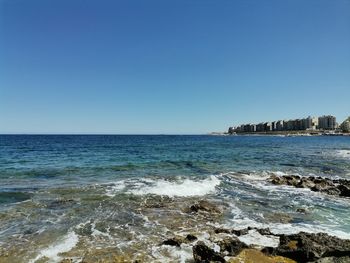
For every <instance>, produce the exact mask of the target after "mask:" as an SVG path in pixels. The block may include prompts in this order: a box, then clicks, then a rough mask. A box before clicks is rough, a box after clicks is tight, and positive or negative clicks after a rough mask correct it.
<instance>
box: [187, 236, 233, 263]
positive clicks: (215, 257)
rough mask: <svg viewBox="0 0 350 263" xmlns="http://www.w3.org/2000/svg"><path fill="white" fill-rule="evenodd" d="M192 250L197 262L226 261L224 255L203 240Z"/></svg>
mask: <svg viewBox="0 0 350 263" xmlns="http://www.w3.org/2000/svg"><path fill="white" fill-rule="evenodd" d="M192 251H193V258H194V261H195V262H200V263H207V262H208V263H209V262H226V260H225V259H224V257H222V256H221V255H220V254H219V253H217V252H215V251H214V250H213V249H211V248H210V247H208V246H206V245H205V244H204V242H203V241H199V242H198V243H197V244H196V245H195V246H193V248H192Z"/></svg>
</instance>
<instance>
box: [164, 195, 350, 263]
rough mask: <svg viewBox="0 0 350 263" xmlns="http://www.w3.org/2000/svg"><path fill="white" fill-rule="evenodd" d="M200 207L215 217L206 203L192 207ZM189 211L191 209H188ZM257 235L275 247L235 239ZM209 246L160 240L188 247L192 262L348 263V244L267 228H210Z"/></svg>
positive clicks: (183, 239) (324, 236) (189, 237)
mask: <svg viewBox="0 0 350 263" xmlns="http://www.w3.org/2000/svg"><path fill="white" fill-rule="evenodd" d="M194 206H195V207H201V209H199V210H195V211H193V210H192V211H193V212H195V213H197V212H198V211H201V212H204V213H217V212H218V210H219V209H218V208H217V207H216V206H215V205H213V204H211V203H209V202H208V201H204V200H202V201H200V202H198V203H196V204H195V205H194ZM190 210H191V209H190ZM254 231H255V232H258V233H259V234H260V235H261V236H263V237H268V238H272V237H275V238H276V239H277V240H278V245H277V246H276V247H264V246H262V247H259V246H256V245H247V244H246V243H244V242H242V241H241V240H240V239H239V237H244V236H245V235H247V234H249V233H250V232H254ZM209 240H210V241H211V243H210V244H208V242H205V241H201V240H198V238H197V237H196V236H195V235H191V234H189V235H187V236H186V237H181V236H174V237H171V238H169V239H167V240H164V242H162V244H161V245H168V246H176V247H181V245H182V244H192V245H193V247H192V251H193V261H194V262H198V263H199V262H232V263H233V262H261V263H264V262H266V263H269V262H271V263H273V262H276V263H277V262H280V263H289V262H317V263H331V262H334V263H335V262H338V263H341V262H350V240H344V239H340V238H337V237H334V236H330V235H328V234H326V233H306V232H300V233H297V234H292V235H284V234H274V233H272V232H271V231H270V229H269V228H263V229H261V228H254V227H248V228H245V229H227V228H213V229H212V232H211V233H210V238H209Z"/></svg>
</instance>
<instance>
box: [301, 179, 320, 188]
mask: <svg viewBox="0 0 350 263" xmlns="http://www.w3.org/2000/svg"><path fill="white" fill-rule="evenodd" d="M314 186H315V184H314V183H313V182H312V181H311V180H309V179H307V178H302V179H301V180H300V181H299V183H298V184H297V185H296V187H298V188H312V187H314Z"/></svg>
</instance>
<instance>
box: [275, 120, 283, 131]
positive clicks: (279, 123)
mask: <svg viewBox="0 0 350 263" xmlns="http://www.w3.org/2000/svg"><path fill="white" fill-rule="evenodd" d="M283 123H284V121H277V122H276V131H283Z"/></svg>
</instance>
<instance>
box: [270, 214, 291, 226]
mask: <svg viewBox="0 0 350 263" xmlns="http://www.w3.org/2000/svg"><path fill="white" fill-rule="evenodd" d="M264 217H265V218H266V219H268V220H269V221H270V222H273V223H282V224H287V223H290V222H291V221H292V220H293V217H292V216H290V215H288V214H285V213H269V214H264Z"/></svg>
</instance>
